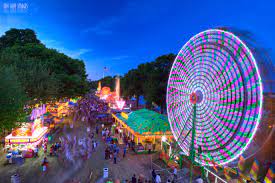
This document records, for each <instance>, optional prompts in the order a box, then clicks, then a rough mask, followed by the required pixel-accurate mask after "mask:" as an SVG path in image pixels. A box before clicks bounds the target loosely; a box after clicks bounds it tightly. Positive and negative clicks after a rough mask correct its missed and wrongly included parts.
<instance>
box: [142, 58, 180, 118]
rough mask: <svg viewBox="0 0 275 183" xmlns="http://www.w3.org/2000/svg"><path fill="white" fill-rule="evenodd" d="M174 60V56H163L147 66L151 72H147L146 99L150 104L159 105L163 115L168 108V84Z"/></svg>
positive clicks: (145, 83)
mask: <svg viewBox="0 0 275 183" xmlns="http://www.w3.org/2000/svg"><path fill="white" fill-rule="evenodd" d="M174 59H175V55H174V54H168V55H163V56H160V57H158V58H157V59H156V60H155V61H154V62H151V63H149V66H147V69H149V70H150V71H146V72H147V77H146V80H145V82H144V89H143V90H144V97H145V99H146V100H147V101H148V102H150V103H152V102H154V103H156V104H157V105H159V106H160V108H161V113H163V112H164V109H165V106H166V89H167V82H168V77H169V73H170V69H171V67H172V64H173V61H174Z"/></svg>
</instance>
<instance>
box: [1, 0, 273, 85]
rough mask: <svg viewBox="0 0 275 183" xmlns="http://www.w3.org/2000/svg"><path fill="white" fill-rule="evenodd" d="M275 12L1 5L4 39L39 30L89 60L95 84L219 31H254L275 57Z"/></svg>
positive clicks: (65, 0)
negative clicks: (13, 30) (15, 30)
mask: <svg viewBox="0 0 275 183" xmlns="http://www.w3.org/2000/svg"><path fill="white" fill-rule="evenodd" d="M14 5H15V6H16V7H14ZM274 11H275V1H273V0H270V1H265V0H227V1H222V0H217V1H210V0H178V1H173V0H167V1H164V0H163V1H162V0H128V1H126V0H96V1H95V0H86V1H84V0H75V1H71V0H32V1H31V0H0V35H2V34H3V33H4V32H5V31H6V30H8V29H9V28H12V27H15V28H31V29H34V30H35V31H36V33H37V35H38V38H39V39H40V40H42V42H43V43H44V44H46V46H47V47H49V48H55V49H57V50H59V51H60V52H64V53H65V54H68V55H69V56H71V57H73V58H80V59H82V60H84V61H85V64H86V69H87V73H88V74H89V78H90V79H92V80H95V79H99V78H100V77H102V74H103V68H104V67H105V66H106V67H107V68H108V71H107V73H106V74H107V75H115V74H124V73H126V72H127V71H128V70H129V69H131V68H135V67H137V65H138V64H140V63H144V62H147V61H152V60H154V58H156V57H157V56H160V55H163V54H167V53H175V54H176V53H177V52H178V51H179V50H180V48H181V47H182V46H183V45H184V44H185V42H187V41H188V39H189V38H190V37H192V36H193V35H195V34H197V33H199V32H200V31H203V30H205V29H209V28H215V27H220V26H226V27H234V28H238V29H244V30H248V31H251V32H252V33H253V34H254V36H255V38H256V39H257V41H258V42H259V44H261V46H262V47H265V48H267V49H268V50H269V51H270V52H271V53H272V54H273V55H274V49H275V47H274V45H275V44H274V43H275V12H274Z"/></svg>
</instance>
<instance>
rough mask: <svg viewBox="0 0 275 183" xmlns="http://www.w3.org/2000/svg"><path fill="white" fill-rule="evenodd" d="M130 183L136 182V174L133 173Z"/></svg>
mask: <svg viewBox="0 0 275 183" xmlns="http://www.w3.org/2000/svg"><path fill="white" fill-rule="evenodd" d="M132 183H137V178H136V175H135V174H134V175H133V177H132Z"/></svg>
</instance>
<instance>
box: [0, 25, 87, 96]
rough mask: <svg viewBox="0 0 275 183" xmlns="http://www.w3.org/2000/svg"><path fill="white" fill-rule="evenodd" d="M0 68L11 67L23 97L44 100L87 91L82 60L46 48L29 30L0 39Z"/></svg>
mask: <svg viewBox="0 0 275 183" xmlns="http://www.w3.org/2000/svg"><path fill="white" fill-rule="evenodd" d="M0 65H4V66H5V65H13V66H14V69H15V73H16V74H17V76H18V79H19V81H20V83H21V84H22V86H23V88H24V90H25V91H26V94H27V96H28V97H29V98H30V99H38V100H42V101H47V100H49V99H51V98H63V97H72V96H77V95H82V94H84V93H86V92H87V89H88V88H87V74H86V71H85V65H84V62H83V61H82V60H78V59H72V58H70V57H68V56H66V55H65V54H63V53H59V52H58V51H56V50H54V49H48V48H46V47H45V45H43V44H42V43H41V42H40V41H39V40H38V39H37V37H36V35H35V32H34V31H32V30H30V29H11V30H9V31H7V32H6V33H5V35H3V36H2V37H0Z"/></svg>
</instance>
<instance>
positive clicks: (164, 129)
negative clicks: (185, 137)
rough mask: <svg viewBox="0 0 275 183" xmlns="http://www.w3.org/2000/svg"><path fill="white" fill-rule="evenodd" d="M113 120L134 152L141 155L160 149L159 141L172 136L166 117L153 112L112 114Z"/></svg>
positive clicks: (138, 111) (141, 111) (142, 110)
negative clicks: (131, 142) (132, 146)
mask: <svg viewBox="0 0 275 183" xmlns="http://www.w3.org/2000/svg"><path fill="white" fill-rule="evenodd" d="M112 116H113V118H114V119H115V123H116V128H118V130H117V131H118V132H119V133H121V134H122V135H120V136H122V137H124V136H125V135H126V136H127V137H128V138H130V140H132V141H133V142H134V143H135V144H136V146H135V148H136V152H138V153H143V152H148V151H155V150H160V149H161V139H162V137H164V136H165V138H168V139H171V138H173V135H172V133H171V131H170V126H169V122H168V119H167V116H165V115H162V114H159V113H157V112H155V111H151V110H147V109H140V110H137V111H134V112H131V113H129V114H127V113H124V112H122V113H117V114H112Z"/></svg>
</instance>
